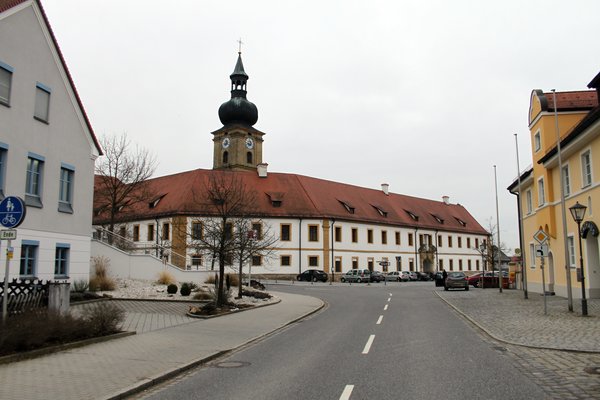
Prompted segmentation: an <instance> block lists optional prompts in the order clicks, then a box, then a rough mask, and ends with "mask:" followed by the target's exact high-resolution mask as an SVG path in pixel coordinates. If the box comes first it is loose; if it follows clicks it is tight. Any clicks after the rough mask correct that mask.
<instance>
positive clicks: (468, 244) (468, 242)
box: [467, 237, 471, 249]
mask: <svg viewBox="0 0 600 400" xmlns="http://www.w3.org/2000/svg"><path fill="white" fill-rule="evenodd" d="M470 248H471V238H469V237H468V238H467V249H470Z"/></svg>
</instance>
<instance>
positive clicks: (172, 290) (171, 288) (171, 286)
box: [167, 283, 177, 294]
mask: <svg viewBox="0 0 600 400" xmlns="http://www.w3.org/2000/svg"><path fill="white" fill-rule="evenodd" d="M167 293H169V294H175V293H177V285H176V284H174V283H170V284H169V286H167Z"/></svg>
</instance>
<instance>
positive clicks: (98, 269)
mask: <svg viewBox="0 0 600 400" xmlns="http://www.w3.org/2000/svg"><path fill="white" fill-rule="evenodd" d="M92 263H93V265H94V276H92V278H91V279H90V286H89V287H90V288H91V289H92V290H100V291H107V290H108V291H110V290H115V288H116V286H117V283H116V282H115V280H114V279H113V278H111V277H110V275H109V273H108V269H109V265H110V260H109V259H108V258H107V257H104V256H97V257H93V258H92Z"/></svg>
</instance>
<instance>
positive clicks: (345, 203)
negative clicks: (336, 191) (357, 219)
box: [338, 199, 354, 214]
mask: <svg viewBox="0 0 600 400" xmlns="http://www.w3.org/2000/svg"><path fill="white" fill-rule="evenodd" d="M338 201H339V202H340V204H341V205H342V206H344V208H345V209H346V211H348V212H349V213H350V214H354V207H353V206H352V204H350V203H348V202H347V201H344V200H339V199H338Z"/></svg>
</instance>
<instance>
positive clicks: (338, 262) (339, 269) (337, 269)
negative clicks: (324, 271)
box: [334, 257, 342, 272]
mask: <svg viewBox="0 0 600 400" xmlns="http://www.w3.org/2000/svg"><path fill="white" fill-rule="evenodd" d="M334 268H335V272H342V257H336V258H335V261H334Z"/></svg>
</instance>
